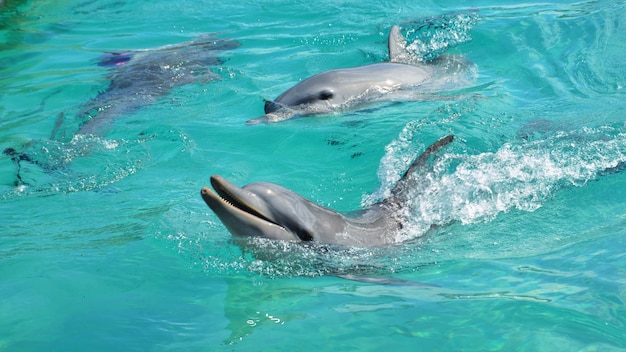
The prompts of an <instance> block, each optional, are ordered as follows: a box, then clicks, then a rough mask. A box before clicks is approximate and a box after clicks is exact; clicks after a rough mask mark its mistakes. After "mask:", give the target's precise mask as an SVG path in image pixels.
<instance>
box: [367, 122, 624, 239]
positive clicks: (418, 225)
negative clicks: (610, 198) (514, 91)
mask: <svg viewBox="0 0 626 352" xmlns="http://www.w3.org/2000/svg"><path fill="white" fill-rule="evenodd" d="M403 134H404V135H401V137H400V138H399V139H398V140H396V141H394V142H393V143H391V144H390V145H389V146H388V148H387V155H386V156H385V157H384V158H383V162H382V163H381V168H380V170H379V172H378V174H379V178H380V180H381V184H382V185H383V186H381V188H380V189H378V190H377V191H376V192H374V193H373V194H371V195H368V196H365V197H364V199H363V203H364V205H365V206H366V205H367V204H371V203H373V202H375V201H376V200H379V199H382V198H385V197H386V196H388V194H389V193H390V190H391V188H392V187H393V185H395V184H396V182H397V180H398V178H399V176H400V175H399V174H398V171H397V170H405V169H406V167H407V166H406V165H408V163H407V162H406V161H407V160H412V158H407V157H405V156H404V155H398V153H400V154H402V152H400V150H406V149H403V148H405V146H407V145H408V144H410V140H411V137H412V136H410V133H408V132H407V131H404V133H403ZM457 143H458V142H457ZM409 163H410V162H409ZM625 167H626V133H625V132H623V131H620V130H619V129H616V128H613V127H608V126H607V127H600V128H589V127H585V128H582V129H580V130H577V131H570V132H557V133H555V134H554V135H553V136H550V137H547V138H546V139H543V140H535V141H523V140H516V141H511V142H508V143H505V144H504V145H502V146H501V147H500V148H499V149H498V150H496V151H494V152H484V153H480V154H477V155H468V154H459V153H455V152H453V151H452V152H450V151H448V152H446V151H445V150H444V151H442V154H441V155H440V156H439V157H438V158H436V160H435V161H434V162H433V165H432V169H431V170H430V171H428V172H427V173H426V174H421V175H414V176H413V177H417V178H418V182H417V184H418V185H419V187H418V189H415V190H414V191H413V194H412V197H411V204H410V205H409V206H408V207H407V208H406V209H405V210H406V213H405V214H404V215H405V217H406V219H407V225H408V226H406V227H405V231H403V233H402V234H400V235H399V236H398V242H402V241H406V240H409V239H413V238H416V237H420V236H422V235H423V234H425V233H426V232H427V231H428V230H429V229H431V228H432V226H433V225H434V226H445V225H449V224H451V223H454V222H460V223H462V224H472V223H477V222H487V221H491V220H493V219H494V218H496V217H497V216H498V214H500V213H503V212H507V211H509V210H511V209H518V210H522V211H529V212H532V211H535V210H537V209H538V208H540V207H542V206H543V205H544V204H545V203H546V202H547V200H548V199H549V198H550V197H551V196H553V194H554V193H555V191H557V190H559V189H561V188H564V187H566V186H583V185H585V184H586V183H587V182H589V181H591V180H594V179H597V178H598V177H599V176H601V175H604V174H609V173H613V172H618V171H621V170H623V169H624V168H625Z"/></svg>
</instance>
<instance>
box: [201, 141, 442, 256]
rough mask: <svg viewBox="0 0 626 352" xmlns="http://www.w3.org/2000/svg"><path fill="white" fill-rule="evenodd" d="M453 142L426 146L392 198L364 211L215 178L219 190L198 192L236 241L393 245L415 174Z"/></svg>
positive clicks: (266, 185) (261, 185) (274, 188)
mask: <svg viewBox="0 0 626 352" xmlns="http://www.w3.org/2000/svg"><path fill="white" fill-rule="evenodd" d="M452 140H453V136H452V135H448V136H445V137H443V138H441V139H439V140H438V141H437V142H435V143H433V144H432V145H430V146H429V147H428V148H426V150H425V151H424V152H423V153H422V154H421V155H420V156H419V157H418V158H417V159H415V160H414V161H413V163H412V164H411V166H410V167H409V168H408V170H407V171H406V172H405V173H404V175H403V177H402V178H401V179H400V181H398V183H397V184H396V185H395V187H394V188H393V189H392V191H391V195H390V196H389V197H388V198H386V199H384V200H382V201H381V202H379V203H376V204H374V205H372V206H370V207H368V208H366V209H361V210H356V211H352V212H347V213H339V212H336V211H334V210H332V209H329V208H326V207H323V206H320V205H318V204H316V203H314V202H312V201H310V200H307V199H305V198H304V197H302V196H300V195H298V194H297V193H295V192H293V191H291V190H289V189H287V188H284V187H282V186H279V185H277V184H274V183H269V182H257V183H251V184H248V185H246V186H244V187H242V188H240V187H237V186H236V185H234V184H232V183H230V182H229V181H227V180H226V179H224V178H223V177H220V176H217V175H213V176H211V185H212V186H213V189H214V190H215V192H213V191H212V190H211V189H209V188H208V187H204V188H202V190H201V192H200V194H201V196H202V199H203V200H204V202H205V203H206V204H207V205H208V206H209V208H211V210H213V212H215V214H216V215H217V216H218V218H219V219H220V220H221V221H222V222H223V223H224V225H225V226H226V228H227V229H228V230H229V231H230V233H231V234H233V235H234V236H235V237H250V236H252V237H254V236H259V237H264V238H268V239H273V240H283V241H292V242H309V241H316V242H319V243H322V244H337V245H344V246H358V247H375V246H384V245H390V244H394V243H395V242H396V241H395V234H396V233H397V231H398V230H400V229H402V227H403V222H404V217H403V215H402V209H403V208H404V207H405V205H406V203H407V202H408V201H409V200H410V199H409V197H410V192H411V190H412V189H414V188H415V187H416V186H417V184H416V182H417V180H416V179H415V177H413V174H414V173H415V172H419V171H425V169H426V165H427V161H428V160H429V158H430V157H431V156H432V155H433V154H434V153H437V152H438V151H439V150H440V149H441V148H442V147H444V146H445V145H447V144H449V143H450V142H452Z"/></svg>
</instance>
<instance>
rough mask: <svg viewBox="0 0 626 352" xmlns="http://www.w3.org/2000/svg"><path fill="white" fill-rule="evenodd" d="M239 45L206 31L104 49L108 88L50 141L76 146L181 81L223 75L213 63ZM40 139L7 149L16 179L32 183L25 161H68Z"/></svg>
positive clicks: (46, 165) (49, 164) (52, 164)
mask: <svg viewBox="0 0 626 352" xmlns="http://www.w3.org/2000/svg"><path fill="white" fill-rule="evenodd" d="M239 45H240V44H239V42H238V41H236V40H232V39H221V38H216V37H214V36H213V35H211V34H206V35H202V36H200V37H199V38H197V39H195V40H193V41H189V42H184V43H179V44H173V45H166V46H162V47H158V48H153V49H145V50H135V51H124V52H112V53H107V54H105V55H103V56H102V57H101V58H100V61H99V62H98V65H99V66H102V67H109V68H111V70H110V72H109V74H108V76H107V79H108V80H109V81H110V82H109V84H108V86H107V88H106V89H105V90H103V91H102V92H100V93H98V94H97V95H96V96H95V97H94V98H93V99H91V100H89V101H88V102H87V103H85V104H84V105H82V107H81V109H80V111H79V112H78V113H77V115H76V120H77V121H76V122H70V123H66V122H65V121H64V117H63V114H62V113H61V114H59V117H58V119H57V121H56V124H55V126H54V129H53V131H52V133H51V136H50V138H49V140H48V141H50V142H55V143H59V144H60V145H61V147H62V148H68V149H71V148H73V145H72V143H70V142H71V141H73V140H80V138H76V137H80V136H96V137H102V136H103V135H104V134H105V133H106V132H107V131H108V130H109V128H110V127H111V126H112V125H113V123H114V121H115V120H117V119H119V118H122V117H124V116H127V115H129V114H132V113H134V112H137V111H138V110H140V109H141V108H143V107H145V106H147V105H150V104H153V103H154V102H156V101H157V100H158V99H159V98H162V97H164V96H166V95H167V94H169V92H170V91H171V90H172V89H174V88H176V87H179V86H183V85H187V84H190V83H207V82H210V81H212V80H215V79H218V78H219V77H220V76H219V75H218V74H216V73H214V72H212V71H211V66H216V65H219V64H221V63H222V62H223V59H221V58H220V57H219V54H220V53H221V52H223V51H225V50H231V49H235V48H237V47H239ZM40 142H41V140H32V141H29V142H28V143H26V144H25V145H23V146H22V147H21V148H20V149H16V148H6V149H4V154H6V155H9V156H10V157H11V159H12V160H13V161H14V163H15V164H16V166H17V181H16V185H18V186H20V185H24V184H28V182H26V181H24V179H23V178H22V177H21V175H20V172H21V170H22V168H21V165H20V163H21V162H29V163H31V164H35V165H38V166H40V167H41V168H42V169H43V170H44V171H50V170H54V169H57V168H59V167H62V165H63V162H62V161H58V162H57V161H52V160H49V158H47V156H46V155H42V154H41V148H37V144H38V143H40ZM81 148H82V147H81Z"/></svg>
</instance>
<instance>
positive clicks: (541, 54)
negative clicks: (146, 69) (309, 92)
mask: <svg viewBox="0 0 626 352" xmlns="http://www.w3.org/2000/svg"><path fill="white" fill-rule="evenodd" d="M1 3H4V5H3V7H1V8H0V148H1V149H2V150H4V151H5V153H4V154H2V155H1V156H0V351H291V350H297V351H302V352H304V351H323V350H334V351H381V350H385V351H392V350H393V351H403V350H404V351H461V350H463V351H496V350H502V351H625V350H626V171H624V166H625V165H626V89H625V86H626V61H625V60H624V54H626V3H625V2H623V1H621V0H620V1H617V0H599V1H559V2H556V3H550V2H536V3H533V2H518V1H495V0H477V1H471V2H470V1H444V0H442V1H390V0H375V1H374V0H359V1H351V0H332V1H331V0H319V1H315V2H310V1H300V0H295V1H294V0H288V1H286V0H275V1H267V0H255V1H247V0H243V1H242V0H238V1H231V0H225V1H203V0H194V1H192V0H180V1H161V0H156V1H125V0H57V1H19V0H6V1H4V2H2V1H0V4H1ZM394 24H399V25H400V26H401V27H402V32H403V34H404V35H405V36H406V37H407V45H408V47H407V50H409V51H410V52H411V54H412V55H413V56H414V57H415V58H417V59H418V61H419V60H422V61H429V60H436V59H437V58H439V57H443V56H446V55H450V56H454V57H458V58H462V59H463V60H467V62H469V63H471V65H472V70H473V71H472V77H471V81H470V82H469V84H468V85H465V86H463V87H453V88H454V89H453V92H452V93H449V94H442V95H440V96H439V97H432V98H431V99H426V100H425V101H413V102H400V103H380V104H375V105H371V106H367V107H364V108H361V109H357V110H349V111H341V112H337V113H333V114H327V115H323V116H314V117H303V118H298V119H292V120H288V121H283V122H280V123H276V124H267V125H266V124H262V125H255V126H248V125H246V123H245V122H246V121H247V120H249V119H252V118H256V117H258V116H261V115H262V114H263V104H264V100H265V99H274V98H276V97H277V96H278V95H279V94H280V93H282V92H283V91H284V90H286V89H288V88H289V87H291V86H293V85H294V84H296V83H297V82H299V81H301V80H303V79H305V78H307V77H309V76H311V75H313V74H316V73H319V72H323V71H326V70H330V69H336V68H345V67H354V66H359V65H365V64H369V63H376V62H384V61H385V60H388V53H387V34H388V32H389V29H390V27H391V26H392V25H394ZM198 38H213V39H215V41H216V42H219V41H220V40H223V41H226V42H228V43H236V44H237V45H231V46H230V47H229V48H228V50H221V51H215V52H213V53H210V55H214V56H213V59H212V61H211V65H210V66H209V65H207V66H206V68H208V69H209V70H210V72H205V73H206V74H207V76H205V78H207V77H208V78H209V79H198V80H195V81H192V82H185V84H180V85H177V86H174V87H172V89H170V90H166V91H163V93H160V95H158V96H155V98H154V99H145V100H144V101H141V103H142V104H140V105H141V106H139V107H133V108H129V109H127V111H122V113H121V114H120V115H118V116H117V117H116V118H110V119H108V120H104V122H106V123H105V125H106V126H105V128H103V129H99V130H98V131H97V133H92V131H90V133H76V132H77V131H80V128H81V126H82V125H83V124H84V123H85V121H86V120H88V117H87V118H86V117H85V116H86V115H84V111H86V110H89V109H91V110H90V111H91V112H90V113H91V115H95V117H94V118H97V117H98V114H99V113H101V114H105V113H106V111H107V109H111V108H112V107H113V108H120V107H121V108H123V107H124V105H123V104H126V103H128V100H125V99H126V98H128V96H129V95H130V96H132V94H135V92H134V91H133V90H130V91H123V92H124V94H118V95H117V96H114V97H115V99H113V100H110V101H107V102H106V104H105V103H102V104H101V105H98V104H99V103H100V102H99V100H98V99H99V97H102V96H103V95H99V94H100V93H102V92H105V91H106V90H107V87H109V85H110V83H111V82H112V80H113V79H114V78H115V77H117V78H119V79H124V78H125V77H126V76H122V77H120V72H122V71H120V70H121V68H120V66H123V63H121V62H115V61H108V62H107V61H106V57H107V56H106V55H107V54H106V53H112V52H114V53H122V52H129V51H130V52H133V51H134V52H135V53H150V51H147V49H151V48H159V47H163V46H166V45H170V48H171V45H178V44H181V43H188V42H190V41H194V40H197V39H198ZM231 41H232V42H231ZM183 47H185V44H183ZM196 54H197V53H196ZM103 55H105V56H103ZM108 55H109V56H108V57H109V58H110V57H111V56H110V55H111V54H108ZM103 58H105V59H103ZM121 58H122V59H123V58H124V57H123V56H122V57H121ZM107 63H108V64H107ZM118 64H119V65H118ZM170 64H171V63H170ZM183 69H184V68H183ZM116 75H117V76H116ZM138 77H139V78H132V81H136V82H146V81H143V79H142V78H141V75H140V76H138ZM157 78H159V77H157ZM167 79H168V80H171V79H174V78H167ZM168 82H170V81H164V82H163V83H164V84H168ZM144 86H146V87H147V88H146V89H152V88H154V86H153V85H148V84H144ZM102 94H104V93H102ZM117 97H119V100H116V99H118V98H117ZM146 97H152V96H144V98H146ZM122 110H123V109H122ZM109 111H112V110H109ZM91 115H88V116H91ZM100 116H104V115H100ZM61 131H62V132H63V133H62V134H61ZM447 134H453V135H454V136H455V141H454V142H453V143H452V144H451V145H450V146H449V147H446V148H445V149H443V150H442V151H441V152H440V153H439V154H438V157H437V158H436V159H435V160H434V161H433V164H432V165H431V166H432V172H431V173H430V174H429V176H428V178H427V180H426V181H427V182H424V184H422V186H421V187H420V191H419V192H415V194H414V196H413V197H412V199H411V202H410V204H407V205H406V211H407V212H409V214H410V216H409V219H410V220H409V221H408V222H407V223H406V224H405V226H404V228H403V231H401V233H398V234H397V241H396V243H395V244H394V245H392V246H388V247H384V248H357V247H345V248H335V247H327V246H319V245H314V244H309V245H302V244H294V243H285V242H278V241H268V240H259V239H257V240H247V241H234V240H233V239H232V236H231V235H230V233H229V232H228V231H227V230H226V228H225V227H224V226H223V225H222V223H221V222H220V221H219V219H218V218H217V217H216V216H215V214H213V212H212V211H211V210H210V209H209V208H208V207H207V206H206V205H205V204H204V202H203V201H202V199H201V198H200V189H201V187H203V186H208V185H209V177H210V176H211V175H212V174H218V175H221V176H224V177H226V178H227V179H229V180H231V181H232V182H234V183H235V184H237V185H240V186H241V185H244V184H247V183H250V182H256V181H269V182H274V183H278V184H280V185H283V186H285V187H287V188H289V189H292V190H294V191H295V192H297V193H299V194H301V195H303V196H304V197H307V198H309V199H311V200H313V201H315V202H317V203H319V204H321V205H324V206H327V207H330V208H333V209H336V210H338V211H349V210H354V209H359V208H362V207H366V206H368V205H371V204H373V203H375V202H377V201H380V200H381V199H383V198H384V197H385V195H388V194H389V192H390V190H391V188H392V187H393V185H394V184H395V182H396V181H397V180H398V179H399V178H400V176H401V175H402V174H403V173H404V172H405V170H406V168H407V167H408V165H409V164H410V163H411V161H412V160H413V158H414V157H415V156H416V155H418V154H419V153H421V152H422V151H423V150H424V148H425V147H426V146H428V145H429V144H431V143H432V142H434V141H435V140H437V139H439V138H440V137H442V136H444V135H447ZM345 275H351V276H353V277H355V278H357V279H358V278H370V279H372V278H382V279H383V281H384V282H386V283H389V282H391V283H392V284H391V285H383V284H376V283H367V282H363V281H356V280H347V279H345V278H341V277H339V276H345Z"/></svg>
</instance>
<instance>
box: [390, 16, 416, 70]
mask: <svg viewBox="0 0 626 352" xmlns="http://www.w3.org/2000/svg"><path fill="white" fill-rule="evenodd" d="M387 45H388V48H389V61H391V62H399V63H410V57H411V55H410V54H409V53H408V52H407V51H406V45H407V44H406V39H405V38H404V37H403V36H402V33H400V27H398V26H397V25H394V26H392V27H391V29H390V30H389V40H388V43H387Z"/></svg>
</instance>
